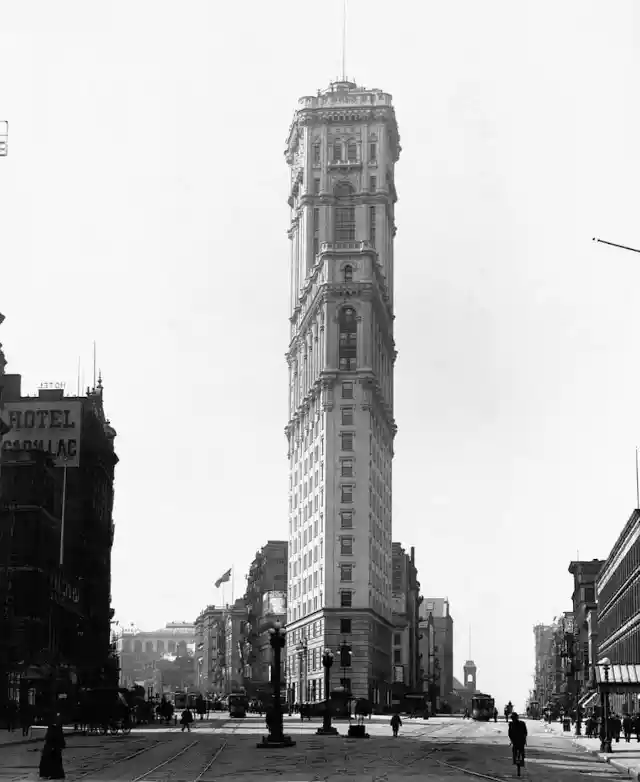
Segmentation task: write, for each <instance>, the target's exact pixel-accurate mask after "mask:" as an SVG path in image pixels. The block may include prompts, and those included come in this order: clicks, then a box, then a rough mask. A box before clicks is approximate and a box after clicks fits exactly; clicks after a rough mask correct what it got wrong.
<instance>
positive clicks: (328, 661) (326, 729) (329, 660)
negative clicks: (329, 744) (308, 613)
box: [316, 649, 338, 736]
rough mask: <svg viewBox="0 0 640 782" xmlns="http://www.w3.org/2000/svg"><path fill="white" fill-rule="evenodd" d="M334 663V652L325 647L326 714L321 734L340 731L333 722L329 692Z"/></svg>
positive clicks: (329, 734)
mask: <svg viewBox="0 0 640 782" xmlns="http://www.w3.org/2000/svg"><path fill="white" fill-rule="evenodd" d="M332 665H333V652H332V651H331V649H325V650H324V653H323V655H322V667H323V668H324V714H323V715H322V727H321V728H318V730H317V731H316V733H317V734H318V735H319V736H337V735H338V731H337V729H336V728H334V727H333V726H332V724H331V707H330V703H329V692H330V690H331V666H332Z"/></svg>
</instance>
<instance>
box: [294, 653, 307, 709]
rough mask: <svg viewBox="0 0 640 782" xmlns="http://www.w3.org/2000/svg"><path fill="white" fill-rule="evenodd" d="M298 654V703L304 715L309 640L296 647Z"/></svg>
mask: <svg viewBox="0 0 640 782" xmlns="http://www.w3.org/2000/svg"><path fill="white" fill-rule="evenodd" d="M296 651H297V652H298V689H299V690H300V692H299V693H298V701H299V706H300V713H302V704H303V703H304V702H305V701H306V699H307V676H306V674H307V639H306V638H303V639H302V640H301V641H300V642H299V643H298V645H297V646H296Z"/></svg>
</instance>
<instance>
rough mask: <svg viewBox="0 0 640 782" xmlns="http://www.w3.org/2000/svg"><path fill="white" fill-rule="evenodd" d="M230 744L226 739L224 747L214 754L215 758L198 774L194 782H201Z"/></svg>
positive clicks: (223, 743)
mask: <svg viewBox="0 0 640 782" xmlns="http://www.w3.org/2000/svg"><path fill="white" fill-rule="evenodd" d="M228 743H229V742H228V741H226V739H225V740H224V741H223V742H222V746H221V747H218V749H217V750H216V751H215V753H214V755H213V757H212V758H211V760H210V761H209V762H208V763H207V765H206V766H205V767H204V768H203V769H202V771H201V772H200V773H199V774H198V776H197V777H195V778H194V780H193V782H200V780H201V779H202V777H203V776H204V775H205V774H206V773H207V771H208V770H209V769H210V768H211V766H213V764H214V763H215V762H216V760H217V759H218V756H219V755H221V754H222V750H223V749H225V747H226V746H227V744H228Z"/></svg>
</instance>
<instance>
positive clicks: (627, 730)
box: [622, 714, 633, 744]
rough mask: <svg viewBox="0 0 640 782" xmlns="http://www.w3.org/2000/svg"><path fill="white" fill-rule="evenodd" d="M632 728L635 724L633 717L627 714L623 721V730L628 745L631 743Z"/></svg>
mask: <svg viewBox="0 0 640 782" xmlns="http://www.w3.org/2000/svg"><path fill="white" fill-rule="evenodd" d="M632 727H633V723H632V721H631V717H630V716H629V715H628V714H625V715H624V718H623V720H622V730H623V732H624V740H625V741H626V742H627V744H628V743H629V742H630V741H631V728H632Z"/></svg>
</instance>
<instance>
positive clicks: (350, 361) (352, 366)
mask: <svg viewBox="0 0 640 782" xmlns="http://www.w3.org/2000/svg"><path fill="white" fill-rule="evenodd" d="M340 371H341V372H355V371H356V360H355V358H341V359H340Z"/></svg>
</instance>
